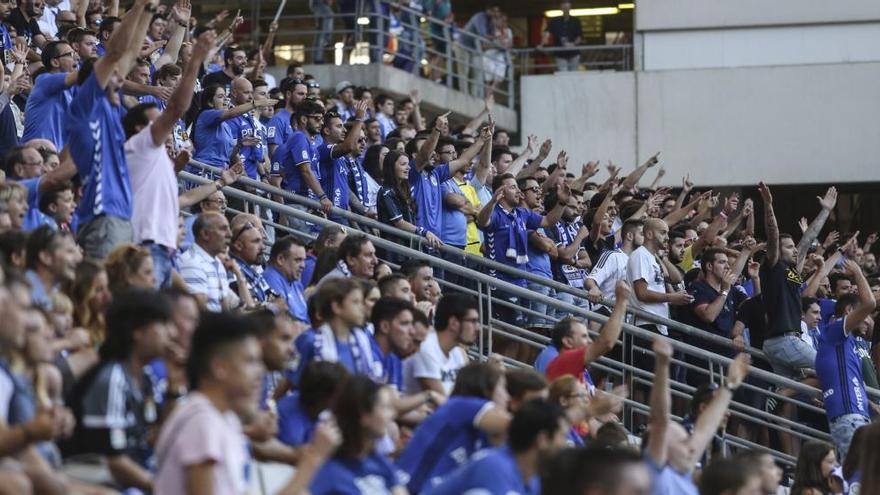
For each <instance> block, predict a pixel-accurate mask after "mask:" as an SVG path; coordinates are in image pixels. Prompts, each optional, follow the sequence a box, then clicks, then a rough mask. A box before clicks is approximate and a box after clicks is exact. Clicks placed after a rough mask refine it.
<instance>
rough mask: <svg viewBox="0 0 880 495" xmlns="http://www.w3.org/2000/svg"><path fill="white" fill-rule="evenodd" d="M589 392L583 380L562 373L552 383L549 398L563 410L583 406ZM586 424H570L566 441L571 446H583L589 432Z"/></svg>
mask: <svg viewBox="0 0 880 495" xmlns="http://www.w3.org/2000/svg"><path fill="white" fill-rule="evenodd" d="M588 398H589V392H588V391H587V389H586V387H584V384H583V382H582V381H580V380H578V379H577V378H575V377H574V376H573V375H562V376H560V377H559V378H557V379H555V380H553V381H552V382H551V383H550V392H549V396H548V398H547V400H548V401H549V402H550V403H551V404H558V405H559V407H561V408H562V409H563V410H568V409H570V408H577V407H583V405H585V404H586V403H587V402H588ZM584 426H586V425H570V426H569V429H568V430H567V431H566V432H565V438H566V440H565V442H566V445H568V446H569V447H583V446H584V435H585V434H586V433H587V428H584Z"/></svg>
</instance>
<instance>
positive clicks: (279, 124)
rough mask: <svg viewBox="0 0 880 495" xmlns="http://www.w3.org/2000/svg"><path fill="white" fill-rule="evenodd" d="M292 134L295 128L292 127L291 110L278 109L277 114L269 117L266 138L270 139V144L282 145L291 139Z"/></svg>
mask: <svg viewBox="0 0 880 495" xmlns="http://www.w3.org/2000/svg"><path fill="white" fill-rule="evenodd" d="M292 134H293V128H292V127H290V112H288V111H287V109H286V108H282V109H281V110H278V111H276V112H275V115H273V116H272V118H271V119H269V123H268V124H266V138H267V139H268V140H269V143H268V144H275V145H278V146H281V145H282V144H284V143H285V142H287V140H288V139H290V136H291V135H292ZM276 152H277V150H276ZM272 159H273V160H274V159H275V157H274V156H273V157H272Z"/></svg>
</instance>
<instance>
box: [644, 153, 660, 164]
mask: <svg viewBox="0 0 880 495" xmlns="http://www.w3.org/2000/svg"><path fill="white" fill-rule="evenodd" d="M645 163H646V164H647V165H648V168H651V167H653V166H654V165H657V164H658V163H660V152H659V151H658V152H656V153H654V156H652V157H651V158H648V161H647V162H645Z"/></svg>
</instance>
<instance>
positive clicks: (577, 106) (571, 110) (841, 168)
mask: <svg viewBox="0 0 880 495" xmlns="http://www.w3.org/2000/svg"><path fill="white" fill-rule="evenodd" d="M878 80H880V63H863V64H828V65H805V66H780V67H755V68H738V69H702V70H677V71H671V70H670V71H648V72H639V73H592V74H591V73H568V74H561V75H553V76H529V77H524V78H523V85H522V88H523V93H522V106H523V114H522V128H523V132H524V133H535V134H538V135H539V136H548V135H549V136H552V137H553V140H554V148H555V149H556V150H558V149H560V147H564V148H565V149H567V150H569V152H570V154H571V155H572V161H571V163H572V164H574V165H577V166H579V165H580V164H581V163H583V162H584V161H586V160H588V159H595V158H601V159H602V160H603V161H604V160H607V159H612V160H614V161H617V162H618V163H619V164H621V165H624V167H625V168H624V170H630V169H631V167H632V166H633V165H635V164H636V163H638V162H640V161H643V160H645V159H646V158H647V157H648V156H650V155H652V154H653V153H654V152H655V151H658V150H660V151H662V155H661V157H662V163H663V165H664V166H665V167H666V169H667V171H668V173H667V175H666V179H667V180H666V181H665V182H666V183H667V184H670V185H675V184H679V183H680V179H681V177H682V176H683V175H684V174H685V173H690V174H691V177H692V178H693V179H695V180H696V182H697V183H699V184H703V185H747V184H754V183H756V182H757V181H758V180H765V181H768V182H770V183H784V184H808V183H840V182H867V181H880V163H878V162H880V160H878V157H880V118H878V116H880V95H878V91H877V81H878ZM634 88H635V93H634V91H633V89H634ZM553 157H555V151H554V154H553ZM651 179H653V175H650V179H649V180H651Z"/></svg>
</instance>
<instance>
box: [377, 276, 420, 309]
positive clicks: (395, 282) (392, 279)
mask: <svg viewBox="0 0 880 495" xmlns="http://www.w3.org/2000/svg"><path fill="white" fill-rule="evenodd" d="M379 292H380V293H381V294H382V297H391V298H395V299H402V300H404V301H409V302H411V303H415V302H416V301H415V295H414V294H413V292H412V286H410V283H409V279H408V278H407V277H406V276H405V275H403V274H401V273H392V274H391V275H388V276H385V277H382V278H380V279H379Z"/></svg>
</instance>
